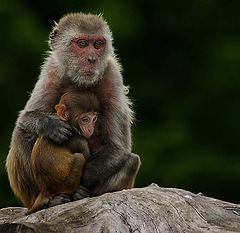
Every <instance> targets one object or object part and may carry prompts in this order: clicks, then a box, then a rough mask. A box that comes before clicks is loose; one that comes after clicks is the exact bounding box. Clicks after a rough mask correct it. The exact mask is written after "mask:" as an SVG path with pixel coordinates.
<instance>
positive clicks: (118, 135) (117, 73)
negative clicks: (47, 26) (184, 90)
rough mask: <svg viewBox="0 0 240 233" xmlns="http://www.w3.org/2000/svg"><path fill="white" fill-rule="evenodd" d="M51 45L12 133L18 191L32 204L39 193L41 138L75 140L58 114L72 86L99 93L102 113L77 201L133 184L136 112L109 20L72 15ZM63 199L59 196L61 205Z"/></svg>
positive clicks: (11, 173)
mask: <svg viewBox="0 0 240 233" xmlns="http://www.w3.org/2000/svg"><path fill="white" fill-rule="evenodd" d="M49 44H50V47H51V50H52V51H51V52H50V55H49V57H48V58H47V59H46V61H45V63H44V65H43V67H42V70H41V74H40V77H39V80H38V82H37V83H36V85H35V87H34V90H33V92H32V94H31V97H30V99H29V101H28V102H27V104H26V106H25V108H24V110H23V111H21V113H20V115H19V118H18V120H17V123H16V126H15V129H14V132H13V135H12V141H11V145H10V151H9V154H8V157H7V163H6V166H7V171H8V177H9V180H10V185H11V187H12V189H13V191H14V193H15V194H16V196H18V197H19V198H20V199H21V200H22V202H23V204H24V205H25V206H26V207H27V208H30V207H31V206H32V204H33V202H34V200H35V199H36V198H37V196H38V187H37V184H36V182H35V181H34V177H33V174H32V171H31V167H30V156H31V153H32V148H33V145H34V143H35V141H36V139H37V138H39V137H45V138H49V139H50V140H53V141H55V142H57V143H63V142H65V141H67V140H68V139H69V138H70V136H71V134H72V128H71V126H70V125H69V124H68V123H67V122H65V121H62V120H60V119H59V118H58V117H57V116H54V115H53V113H54V107H55V105H56V104H57V103H58V102H59V99H60V96H61V95H62V94H63V93H65V92H66V89H67V88H69V87H70V88H71V87H76V88H77V89H78V91H79V92H81V91H83V90H85V91H89V92H93V93H95V95H96V96H97V98H98V100H99V101H100V105H101V111H102V114H101V116H100V117H99V133H98V135H97V136H95V137H92V138H90V140H89V144H90V145H91V147H92V148H93V153H92V154H91V156H90V159H89V161H88V162H87V163H86V164H85V167H84V170H83V176H82V179H81V185H80V186H79V187H78V189H77V191H76V193H75V194H74V195H73V200H77V199H80V198H83V197H85V196H94V195H100V194H102V193H105V192H110V191H116V190H121V189H124V188H131V187H133V184H134V180H135V177H136V174H137V172H138V169H139V165H140V159H139V157H138V156H137V155H135V154H132V153H131V132H130V128H131V123H132V115H133V114H132V111H131V109H130V101H129V100H128V98H127V96H126V92H127V88H126V87H125V86H124V84H123V80H122V75H121V68H120V65H119V63H118V62H117V59H116V56H115V54H114V50H113V47H112V35H111V31H110V29H109V27H108V25H107V23H106V22H105V21H104V20H103V18H102V17H101V16H97V15H92V14H82V13H77V14H69V15H66V16H65V17H63V18H62V19H61V20H60V21H59V23H58V24H57V25H56V26H55V28H54V29H53V32H52V33H51V34H50V40H49ZM96 145H98V146H96ZM99 145H100V146H99ZM52 200H54V198H53V199H52ZM61 202H62V197H61V196H60V197H59V195H58V196H56V197H55V204H60V203H61Z"/></svg>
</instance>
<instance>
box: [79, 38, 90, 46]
mask: <svg viewBox="0 0 240 233" xmlns="http://www.w3.org/2000/svg"><path fill="white" fill-rule="evenodd" d="M77 45H78V47H79V48H84V47H86V46H87V45H88V42H87V41H86V40H83V39H80V40H78V41H77Z"/></svg>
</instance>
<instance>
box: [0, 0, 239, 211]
mask: <svg viewBox="0 0 240 233" xmlns="http://www.w3.org/2000/svg"><path fill="white" fill-rule="evenodd" d="M239 9H240V1H237V0H236V1H231V0H192V1H188V0H182V1H179V0H173V1H167V0H165V1H164V0H148V1H143V0H135V1H133V0H132V1H131V0H115V1H96V0H92V1H81V0H68V1H61V0H52V1H48V0H41V1H32V0H21V1H20V0H19V1H18V0H15V1H9V0H8V1H7V0H1V1H0V22H1V37H0V42H1V48H0V104H1V106H2V108H1V115H0V117H1V121H0V126H1V127H0V128H1V131H0V159H1V160H0V190H1V192H0V207H6V206H14V205H20V202H18V201H17V200H16V199H15V198H14V195H13V193H12V192H11V190H10V187H9V184H8V180H7V175H6V171H5V167H4V166H5V159H6V155H7V152H8V149H9V143H10V138H11V132H12V130H13V128H14V124H15V121H16V118H17V116H18V112H19V111H20V110H21V109H22V108H23V107H24V105H25V103H26V101H27V99H28V97H29V93H30V92H31V90H32V88H33V86H34V83H35V82H36V80H37V77H38V75H39V71H40V65H41V64H42V63H43V60H44V57H45V55H44V54H45V51H46V50H48V45H47V40H48V34H49V32H50V31H51V27H52V26H53V20H55V21H58V20H59V18H61V17H62V16H63V15H64V14H66V13H69V12H78V11H83V12H85V13H88V12H91V13H104V17H105V19H106V20H107V21H108V23H109V25H110V27H111V29H112V31H113V35H114V39H115V47H116V52H117V54H118V55H119V57H120V61H121V63H122V65H123V67H124V71H123V75H124V79H125V84H127V85H130V86H131V91H130V96H131V98H132V99H134V109H135V111H136V123H135V125H134V127H133V135H134V140H133V141H134V143H133V148H134V152H136V153H138V154H139V155H140V156H141V159H142V166H141V169H140V172H139V175H138V177H137V181H136V185H137V186H138V187H142V186H146V185H149V184H150V183H152V182H155V183H157V184H158V185H159V186H164V187H178V188H183V189H186V190H189V191H192V192H195V193H197V192H202V193H203V194H204V195H208V196H212V197H215V198H219V199H223V200H226V201H231V202H235V203H239V200H240V198H239V196H240V144H239V139H240V16H239Z"/></svg>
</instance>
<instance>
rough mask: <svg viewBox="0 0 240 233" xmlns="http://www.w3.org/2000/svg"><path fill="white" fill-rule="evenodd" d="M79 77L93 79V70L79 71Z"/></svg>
mask: <svg viewBox="0 0 240 233" xmlns="http://www.w3.org/2000/svg"><path fill="white" fill-rule="evenodd" d="M80 75H81V76H88V77H93V76H94V75H95V71H93V70H80Z"/></svg>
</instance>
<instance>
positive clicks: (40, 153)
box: [27, 90, 100, 214]
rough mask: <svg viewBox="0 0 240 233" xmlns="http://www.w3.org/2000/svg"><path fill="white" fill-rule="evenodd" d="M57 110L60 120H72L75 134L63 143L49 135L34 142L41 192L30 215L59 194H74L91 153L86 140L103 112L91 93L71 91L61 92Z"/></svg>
mask: <svg viewBox="0 0 240 233" xmlns="http://www.w3.org/2000/svg"><path fill="white" fill-rule="evenodd" d="M55 109H56V115H57V116H58V117H59V118H60V119H61V120H63V121H68V122H69V123H70V125H71V126H72V128H73V135H72V137H71V138H70V139H69V141H68V142H66V143H64V144H57V143H55V142H53V141H51V140H50V139H47V138H38V139H37V141H36V142H35V144H34V147H33V150H32V155H31V160H30V162H31V169H32V173H33V177H34V179H35V182H36V183H37V185H38V189H39V195H38V197H37V198H36V199H35V200H33V201H32V203H33V204H32V206H31V208H29V209H28V211H27V214H31V213H33V212H35V211H37V210H39V209H41V207H42V206H43V205H44V204H45V203H47V202H48V201H49V199H50V198H52V197H53V196H55V195H56V194H60V193H64V194H72V193H73V192H74V191H75V190H76V189H77V187H78V185H79V183H80V179H81V176H82V169H83V165H84V164H85V162H86V159H87V158H88V157H89V154H90V153H89V146H88V141H87V139H88V138H90V137H91V136H92V134H93V132H94V128H95V123H96V121H97V117H98V113H99V111H100V106H99V102H98V100H97V97H96V96H95V95H94V94H92V93H89V92H81V93H80V92H79V91H75V90H70V91H68V92H67V93H65V94H64V95H62V97H61V99H60V102H59V104H57V105H56V106H55Z"/></svg>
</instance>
